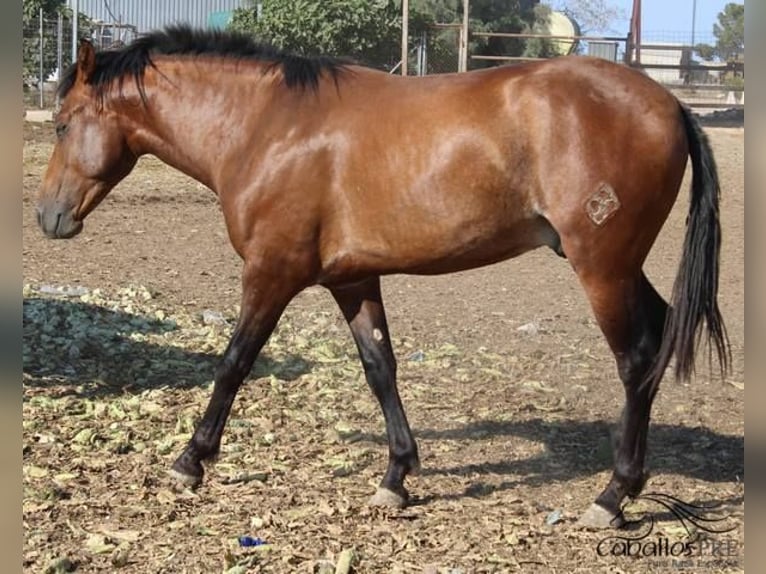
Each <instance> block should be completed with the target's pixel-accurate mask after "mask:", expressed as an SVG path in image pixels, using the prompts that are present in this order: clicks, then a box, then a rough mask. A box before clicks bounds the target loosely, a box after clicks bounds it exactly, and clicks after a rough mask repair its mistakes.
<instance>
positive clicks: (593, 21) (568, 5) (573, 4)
mask: <svg viewBox="0 0 766 574" xmlns="http://www.w3.org/2000/svg"><path fill="white" fill-rule="evenodd" d="M552 7H553V8H554V9H556V10H561V11H562V12H564V13H565V14H567V15H569V16H570V17H571V18H572V19H573V20H574V21H575V22H577V24H578V25H579V26H580V29H581V30H582V31H583V32H584V33H588V32H604V31H608V30H610V28H611V26H612V23H613V22H614V21H615V20H617V19H618V18H622V17H624V16H625V15H624V14H623V13H622V10H620V9H619V8H617V7H616V6H614V5H613V4H612V3H611V2H609V0H557V1H556V2H553V3H552Z"/></svg>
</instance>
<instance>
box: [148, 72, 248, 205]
mask: <svg viewBox="0 0 766 574" xmlns="http://www.w3.org/2000/svg"><path fill="white" fill-rule="evenodd" d="M211 87H212V88H213V89H211ZM145 88H146V94H147V100H148V107H147V108H144V112H145V113H144V114H143V115H142V118H141V120H140V121H141V124H142V125H139V126H138V129H135V130H134V134H135V136H134V137H135V139H136V141H137V147H138V148H139V149H140V152H141V153H148V154H152V155H154V156H156V157H158V158H159V159H160V160H162V161H163V162H164V163H167V164H168V165H170V166H172V167H174V168H176V169H178V170H179V171H181V172H183V173H185V174H187V175H189V176H190V177H193V178H194V179H196V180H197V181H199V182H201V183H202V184H204V185H206V186H208V187H209V188H211V189H212V190H213V191H215V192H218V191H219V190H218V189H217V187H218V185H219V182H218V181H217V177H216V175H217V171H220V170H218V169H217V167H218V166H220V165H221V163H222V162H223V161H224V160H225V159H226V156H227V154H228V155H230V154H236V153H240V152H241V150H240V151H238V149H239V148H238V146H237V142H236V141H234V137H235V134H236V133H239V132H241V129H238V128H241V125H240V124H241V122H242V118H241V116H238V115H237V114H235V113H232V110H231V109H229V108H230V103H229V102H227V101H226V99H225V98H224V97H222V94H223V93H224V92H223V91H222V90H224V89H225V88H224V87H222V86H220V85H212V86H211V83H210V81H209V80H208V79H207V78H205V76H204V75H203V74H200V73H198V71H197V73H191V74H190V73H189V72H188V70H183V69H182V68H181V66H180V65H176V66H172V65H161V66H158V69H156V70H155V69H149V68H147V72H146V75H145ZM219 90H221V91H219Z"/></svg>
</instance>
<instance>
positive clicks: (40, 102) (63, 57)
mask: <svg viewBox="0 0 766 574" xmlns="http://www.w3.org/2000/svg"><path fill="white" fill-rule="evenodd" d="M22 42H23V48H22V53H23V56H22V57H23V78H22V85H23V90H24V106H25V107H26V108H48V107H51V106H52V105H53V104H54V103H55V92H56V86H57V85H58V76H59V73H60V72H59V71H60V70H65V69H66V68H67V66H69V65H70V64H71V62H72V49H71V45H72V30H71V28H69V27H67V26H65V18H64V16H63V15H62V14H53V15H46V14H44V13H42V12H41V13H40V15H39V16H38V18H36V19H35V20H34V21H30V22H28V23H26V24H25V25H24V29H23V40H22Z"/></svg>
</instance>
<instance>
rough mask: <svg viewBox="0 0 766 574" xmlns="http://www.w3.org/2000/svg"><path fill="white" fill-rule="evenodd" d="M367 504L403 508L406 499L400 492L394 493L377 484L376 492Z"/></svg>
mask: <svg viewBox="0 0 766 574" xmlns="http://www.w3.org/2000/svg"><path fill="white" fill-rule="evenodd" d="M369 504H370V506H384V507H387V508H404V507H405V506H407V499H405V498H404V497H403V496H402V495H400V494H396V493H395V492H394V491H393V490H388V489H387V488H384V487H382V486H379V487H378V490H377V492H376V493H375V494H374V495H373V496H372V498H370V502H369Z"/></svg>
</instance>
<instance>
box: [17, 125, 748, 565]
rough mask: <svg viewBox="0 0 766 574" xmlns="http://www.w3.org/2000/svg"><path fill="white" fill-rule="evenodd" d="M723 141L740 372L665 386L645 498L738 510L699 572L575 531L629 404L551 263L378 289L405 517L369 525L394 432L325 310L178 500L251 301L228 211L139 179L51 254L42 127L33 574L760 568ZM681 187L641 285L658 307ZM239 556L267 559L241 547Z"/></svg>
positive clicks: (192, 191)
mask: <svg viewBox="0 0 766 574" xmlns="http://www.w3.org/2000/svg"><path fill="white" fill-rule="evenodd" d="M707 131H708V133H709V135H710V137H711V139H712V143H713V146H714V150H715V153H716V157H717V160H718V165H719V171H720V175H721V179H722V182H723V198H722V215H721V220H722V226H723V229H724V233H725V235H724V248H723V256H722V275H721V286H720V304H721V308H722V312H723V314H724V317H725V320H726V324H727V327H728V332H729V336H730V338H731V343H732V350H733V361H734V362H733V372H732V374H731V376H730V377H729V378H727V379H726V380H725V381H721V380H720V379H719V378H717V377H716V376H715V375H710V374H709V371H708V368H707V365H706V364H705V362H704V361H701V363H700V368H699V369H698V376H697V377H696V378H695V379H694V381H693V382H692V383H691V384H677V383H675V382H674V381H672V380H670V379H667V380H666V381H665V382H664V383H663V386H662V388H661V391H660V393H659V395H658V398H657V401H656V403H655V408H654V411H653V421H652V422H653V426H652V430H651V434H650V437H649V457H648V458H649V460H648V466H649V468H650V470H651V473H652V477H651V479H650V481H649V484H648V487H647V491H652V492H660V493H666V494H669V495H673V496H675V497H678V498H679V499H682V500H683V501H685V502H688V503H693V504H696V505H712V504H720V505H721V506H720V507H719V508H718V509H717V510H716V511H715V512H714V513H713V514H714V515H715V516H717V517H720V518H725V520H723V521H722V522H721V523H716V524H724V525H726V526H727V527H730V528H732V529H733V530H731V531H730V532H727V533H725V534H713V535H710V536H711V539H712V540H714V541H718V542H719V544H718V546H717V547H716V546H715V545H713V544H712V543H711V541H710V540H708V542H707V543H705V544H703V543H700V545H699V547H700V548H703V550H702V551H701V552H700V553H699V554H696V555H694V556H693V557H677V556H669V555H668V554H665V555H662V553H660V555H656V554H655V555H654V556H652V555H646V554H644V555H642V556H638V557H636V556H632V557H624V556H613V555H610V554H608V553H607V555H606V556H602V555H600V553H599V552H598V549H599V548H602V549H603V548H606V547H607V546H603V545H602V546H599V542H600V541H601V540H602V539H603V538H604V537H605V536H606V534H604V533H594V532H585V531H581V530H579V529H577V528H576V527H575V521H576V519H577V517H578V516H579V515H580V513H581V512H582V511H584V510H585V509H586V508H587V507H588V505H589V504H590V502H591V501H592V500H593V499H594V498H595V496H596V495H597V494H598V493H599V492H600V490H601V489H602V488H603V487H604V486H605V484H606V482H607V481H608V478H609V475H610V469H611V455H610V450H609V438H608V432H609V428H610V425H611V424H612V421H614V420H615V418H616V416H617V414H618V413H619V410H620V408H621V405H622V389H621V385H620V383H619V382H618V379H617V375H616V370H615V367H614V362H613V358H612V356H611V354H610V352H609V350H608V348H607V346H606V344H605V342H604V340H603V337H602V335H601V333H600V331H599V329H598V327H597V326H596V324H595V322H594V320H593V318H592V315H591V312H590V309H589V307H588V304H587V302H586V301H585V299H584V296H583V293H582V290H581V289H580V286H579V284H578V283H577V280H576V277H575V275H574V273H573V272H572V270H571V268H570V267H569V265H568V263H567V262H566V261H565V260H562V259H560V258H559V257H557V256H556V255H554V254H553V253H552V252H551V251H549V250H547V249H545V250H543V249H541V250H537V251H535V252H532V253H529V254H527V255H524V256H522V257H520V258H518V259H515V260H511V261H508V262H505V263H501V264H498V265H495V266H492V267H487V268H484V269H479V270H475V271H470V272H464V273H458V274H454V275H445V276H439V277H409V276H395V277H387V278H384V280H383V291H384V298H385V300H386V302H387V311H388V316H389V323H390V328H391V332H392V334H393V337H394V344H395V347H396V348H395V350H396V352H397V356H398V359H399V388H400V391H401V394H402V396H403V401H404V404H405V407H406V410H407V414H408V417H409V419H410V422H411V424H412V427H413V430H414V433H415V436H416V438H417V440H418V443H419V447H420V453H421V459H422V463H423V471H422V472H421V474H420V475H418V476H415V477H412V478H411V479H409V480H408V482H407V484H408V488H409V489H410V492H411V494H412V495H413V497H414V503H413V504H412V505H411V506H410V507H408V508H407V509H404V510H401V511H381V510H374V509H370V508H368V507H367V506H366V504H365V503H366V500H367V498H368V496H369V495H371V494H372V493H373V492H374V489H375V486H376V485H377V482H378V481H379V479H380V477H381V476H382V474H383V471H384V468H385V463H386V446H385V437H384V434H383V430H384V429H383V421H382V416H381V415H380V413H379V411H378V407H377V405H376V403H375V401H374V398H373V397H372V395H371V393H370V392H369V391H368V389H367V387H366V385H365V382H364V378H363V376H362V371H361V367H360V365H359V362H358V359H357V356H356V353H355V350H354V347H353V343H352V341H351V338H350V334H349V333H348V331H347V327H346V325H345V323H344V322H343V320H342V317H341V315H340V313H339V311H338V310H337V309H336V308H335V307H334V304H333V302H332V299H331V297H330V296H329V294H328V293H326V292H325V291H324V290H323V289H321V288H312V289H309V290H307V291H306V292H305V293H303V294H301V295H300V296H299V297H298V298H297V299H296V300H295V301H294V302H293V303H292V304H291V306H290V307H289V308H288V310H287V312H286V314H285V316H284V317H283V319H282V321H281V323H280V326H279V327H278V330H277V332H276V333H275V335H274V336H273V337H272V339H271V341H270V343H269V345H268V346H267V347H266V349H265V351H264V353H263V356H262V358H260V359H259V361H258V363H257V364H256V367H255V368H254V370H253V373H252V377H251V380H249V382H248V383H247V384H246V385H245V386H244V387H243V389H242V390H241V391H240V394H239V396H238V399H237V402H236V404H235V407H234V410H233V413H232V417H231V419H230V424H229V425H228V428H227V431H226V434H225V436H224V444H223V448H222V453H221V457H220V459H219V461H218V463H217V465H216V466H214V467H212V468H209V469H208V473H207V479H206V482H205V483H204V484H203V486H202V487H200V488H199V489H198V490H196V491H194V492H192V491H188V490H183V489H179V488H177V487H176V486H175V485H174V484H173V483H172V482H171V481H170V480H169V479H168V477H167V475H166V473H167V470H168V469H169V467H170V465H171V464H172V462H173V460H174V458H175V456H177V454H178V453H179V452H180V450H181V449H182V447H183V445H184V444H185V442H186V441H187V440H188V438H189V437H190V433H191V430H192V428H193V424H194V421H195V420H196V418H197V417H198V416H199V415H200V414H201V412H202V410H203V409H204V406H205V404H206V402H207V398H208V396H209V392H210V385H211V381H212V376H213V369H214V366H215V363H216V359H217V357H218V356H219V354H220V352H221V351H222V350H223V347H224V346H225V343H226V338H227V336H228V334H229V333H230V329H231V324H232V322H233V319H234V317H235V316H236V310H237V305H238V299H239V271H240V263H239V260H238V259H237V257H236V255H235V254H234V252H233V251H232V249H231V248H230V246H229V244H228V240H227V236H226V231H225V228H224V225H223V220H222V217H221V216H220V214H219V209H218V206H217V203H216V200H215V197H214V196H213V195H212V194H211V193H210V192H209V191H207V190H206V189H204V188H202V187H201V186H200V185H198V184H197V183H195V182H193V181H191V180H189V179H187V178H185V177H184V176H182V175H180V174H178V173H177V172H174V171H173V170H172V169H170V168H168V167H166V166H164V165H162V164H161V163H159V162H158V161H157V160H155V159H153V158H145V159H142V160H141V161H140V163H139V166H138V167H137V168H136V169H135V170H134V172H133V173H132V174H131V175H130V176H129V177H128V178H127V179H126V180H125V181H124V182H123V183H122V184H120V185H119V187H118V188H117V189H116V190H115V191H113V192H112V194H111V195H110V196H109V197H108V198H107V200H106V201H105V202H104V204H103V205H102V206H100V207H99V209H97V210H96V211H95V212H94V213H93V214H92V215H91V216H90V217H89V219H88V221H87V222H86V225H85V229H84V231H83V233H82V234H81V235H80V236H78V237H77V238H76V239H73V240H71V241H48V240H45V239H44V238H43V237H42V236H41V233H40V232H39V231H38V229H37V225H36V222H35V216H34V194H35V192H36V189H37V187H38V185H39V183H40V179H41V176H42V173H43V171H44V168H45V165H46V163H47V160H48V156H49V154H50V151H51V149H52V142H53V130H52V127H51V124H50V123H30V122H27V123H26V124H25V146H24V190H23V216H24V236H23V240H24V247H23V250H24V254H23V261H24V342H25V348H24V380H23V386H24V405H23V408H24V446H23V449H24V451H23V460H24V477H23V480H24V502H23V520H24V531H25V545H24V569H25V572H45V571H49V572H59V571H61V572H63V571H76V572H96V571H115V570H117V569H119V571H122V572H131V573H142V574H143V573H154V572H156V573H159V572H180V573H186V572H188V573H193V572H194V573H196V572H230V573H231V574H234V573H244V572H333V571H334V568H335V566H336V565H337V563H338V562H339V560H340V559H341V555H342V553H343V552H344V551H349V550H353V554H354V558H353V564H354V566H353V568H354V571H356V572H443V573H447V572H453V573H458V572H462V573H468V572H509V571H530V572H567V573H571V572H594V571H599V572H664V571H668V569H675V570H684V571H687V572H701V571H709V572H724V571H725V572H729V571H733V572H738V571H743V569H744V200H745V195H744V177H743V173H744V130H743V129H742V128H708V130H707ZM688 175H689V174H687V180H686V181H685V182H684V187H683V191H682V194H681V197H680V199H679V201H678V203H677V205H676V207H675V209H674V211H673V213H672V214H671V217H670V219H669V221H668V223H667V224H666V226H665V228H664V229H663V232H662V234H661V236H660V238H659V240H658V242H657V244H656V245H655V248H654V250H653V251H652V253H651V255H650V259H649V261H648V262H647V265H646V270H647V274H648V276H649V277H650V279H651V280H652V282H653V283H654V284H655V286H656V287H657V288H658V290H659V291H660V292H661V293H662V294H663V295H665V296H666V297H667V296H668V294H669V291H670V287H671V285H672V281H673V279H674V277H675V273H676V269H677V263H678V258H679V255H680V252H681V245H682V238H683V226H684V221H685V217H686V212H687V197H688V185H689V177H688ZM62 287H66V289H68V291H66V290H65V289H61V288H62ZM78 287H79V288H80V289H79V290H78V289H76V288H78ZM703 355H704V353H703ZM629 510H631V511H632V512H633V513H634V515H636V516H637V515H640V514H645V515H646V516H647V517H653V518H654V519H655V520H656V524H655V525H654V531H653V532H652V533H651V535H650V536H649V537H648V538H647V539H645V540H655V541H660V540H662V539H663V537H664V539H666V540H669V541H670V544H674V543H675V542H679V541H681V542H683V541H684V540H687V539H686V538H685V536H686V535H687V534H686V532H685V531H684V528H683V526H682V524H681V523H680V522H679V521H678V520H676V519H674V518H673V516H672V514H671V513H670V512H669V511H668V510H667V509H665V508H663V507H662V506H661V505H659V504H657V503H654V502H651V501H647V500H641V501H637V502H635V503H633V504H632V506H631V507H629ZM713 514H711V516H712V515H713ZM649 526H650V522H649V518H647V519H645V520H644V521H643V522H642V523H641V525H640V528H643V529H644V531H645V530H646V528H648V527H649ZM694 530H695V528H694V527H692V531H694ZM243 535H248V536H252V537H260V538H261V539H262V540H263V541H264V542H265V543H266V544H264V545H261V546H254V547H241V546H240V545H239V543H238V537H239V536H243ZM721 541H723V542H725V544H723V545H722V544H721V543H720V542H721ZM609 544H610V545H608V548H614V545H613V544H612V543H609ZM716 548H717V551H716ZM722 548H723V549H724V550H721V549H722Z"/></svg>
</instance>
